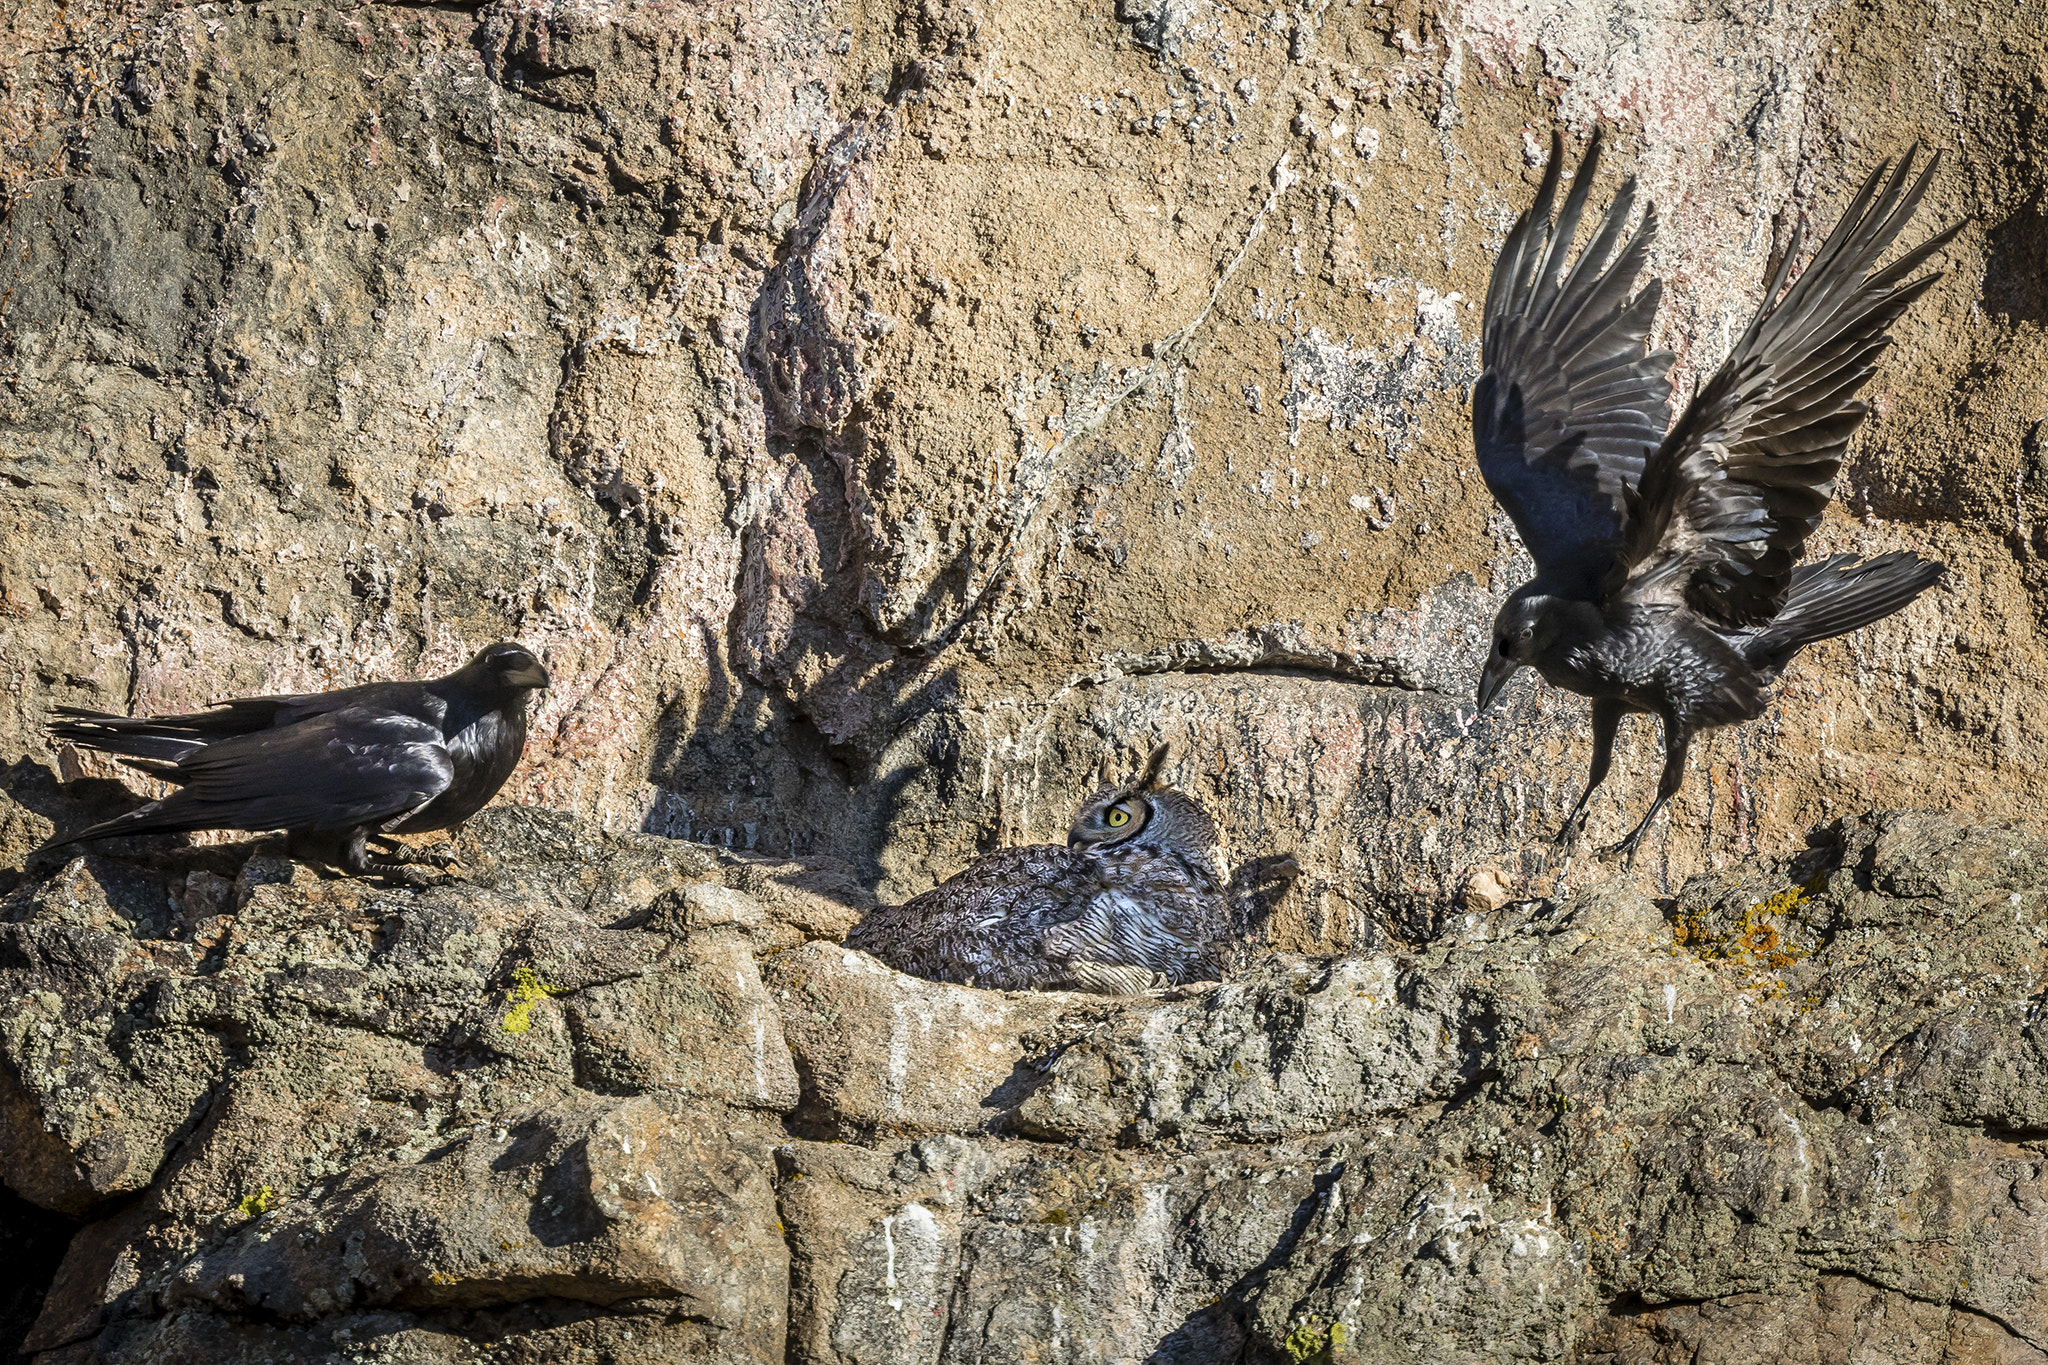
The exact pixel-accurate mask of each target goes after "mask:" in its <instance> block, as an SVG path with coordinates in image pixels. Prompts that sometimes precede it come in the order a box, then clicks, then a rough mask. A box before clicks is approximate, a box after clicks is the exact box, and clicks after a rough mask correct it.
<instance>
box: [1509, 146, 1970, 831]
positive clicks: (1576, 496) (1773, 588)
mask: <svg viewBox="0 0 2048 1365" xmlns="http://www.w3.org/2000/svg"><path fill="white" fill-rule="evenodd" d="M1563 160H1564V144H1563V140H1562V139H1561V138H1559V137H1558V136H1557V134H1555V133H1553V134H1552V135H1551V141H1550V165H1549V167H1548V169H1547V170H1546V171H1545V172H1544V175H1543V183H1542V186H1541V187H1540V188H1539V189H1538V190H1537V191H1536V202H1535V204H1534V205H1533V206H1532V207H1531V208H1530V210H1529V212H1528V213H1525V214H1524V215H1522V218H1521V220H1520V221H1519V222H1518V223H1516V224H1515V228H1514V231H1513V232H1511V233H1509V234H1508V239H1507V242H1506V244H1505V245H1504V246H1503V247H1502V249H1501V254H1500V259H1499V260H1498V261H1497V262H1495V264H1494V268H1493V279H1492V282H1491V283H1490V284H1489V285H1488V287H1487V291H1486V315H1485V339H1484V360H1485V364H1486V369H1485V372H1484V373H1483V374H1482V375H1481V376H1480V379H1479V382H1478V383H1477V384H1476V385H1474V386H1473V390H1472V438H1473V444H1474V445H1475V446H1476V447H1477V448H1478V452H1479V469H1480V472H1481V473H1482V474H1483V475H1484V476H1485V478H1486V484H1487V487H1489V488H1490V489H1492V490H1493V496H1494V498H1495V499H1496V500H1497V501H1499V503H1500V505H1501V506H1502V507H1503V508H1505V509H1506V511H1507V513H1508V515H1509V516H1510V517H1512V518H1513V519H1514V523H1515V528H1516V529H1517V530H1519V531H1520V532H1521V534H1522V541H1523V543H1524V544H1525V545H1527V546H1528V547H1529V553H1530V555H1531V557H1533V558H1534V559H1535V561H1536V577H1535V579H1534V580H1533V581H1531V582H1528V583H1525V584H1523V585H1522V586H1521V587H1520V588H1519V589H1517V590H1516V592H1515V594H1514V595H1513V596H1512V597H1510V598H1509V599H1508V600H1507V603H1506V604H1505V605H1504V606H1502V607H1501V609H1500V615H1499V616H1498V617H1496V618H1495V620H1494V626H1493V648H1492V653H1491V655H1490V656H1489V657H1488V659H1487V661H1486V668H1485V671H1484V672H1483V673H1482V674H1481V675H1480V679H1479V706H1480V709H1481V710H1484V709H1485V708H1486V706H1487V705H1488V704H1489V703H1490V702H1492V700H1493V698H1494V696H1495V695H1496V694H1497V693H1498V692H1499V691H1500V688H1501V684H1502V683H1504V682H1506V681H1507V679H1508V676H1509V675H1510V674H1512V673H1513V672H1514V671H1515V670H1516V669H1518V668H1521V667H1523V666H1524V665H1527V666H1529V667H1532V668H1534V669H1535V670H1536V671H1537V672H1539V673H1541V674H1542V675H1543V676H1544V678H1545V679H1546V680H1547V681H1548V682H1550V684H1551V685H1552V686H1555V687H1562V688H1565V689H1566V690H1568V691H1572V692H1577V693H1579V694H1580V695H1581V696H1585V697H1590V698H1592V700H1593V767H1592V774H1591V776H1590V778H1589V779H1588V780H1587V783H1586V790H1585V793H1584V794H1583V795H1581V796H1580V797H1579V801H1578V804H1577V805H1576V806H1574V807H1573V808H1572V813H1571V815H1570V816H1569V817H1568V818H1567V819H1566V820H1565V823H1564V828H1563V829H1561V830H1559V831H1558V836H1557V838H1558V842H1559V843H1564V842H1566V841H1567V840H1568V839H1569V838H1570V837H1571V835H1572V832H1573V830H1574V828H1575V827H1577V826H1578V825H1579V823H1580V821H1581V820H1583V818H1584V817H1585V813H1586V803H1587V801H1588V800H1590V799H1591V797H1592V795H1593V792H1594V789H1595V788H1597V787H1598V786H1599V785H1600V783H1601V781H1602V780H1603V779H1605V778H1606V776H1607V770H1608V766H1609V764H1610V762H1611V760H1612V759H1613V756H1614V732H1615V729H1616V727H1617V726H1618V725H1619V724H1620V723H1621V716H1622V713H1623V712H1625V711H1643V712H1653V713H1655V714H1656V715H1657V716H1659V717H1661V718H1662V720H1663V722H1664V775H1663V779H1662V781H1660V782H1659V783H1658V784H1657V799H1656V801H1655V802H1653V803H1652V804H1651V806H1650V810H1649V813H1648V814H1647V815H1645V816H1644V817H1643V820H1642V823H1641V824H1639V825H1637V826H1636V827H1635V830H1634V831H1633V832H1632V833H1631V834H1630V835H1629V836H1628V837H1627V838H1626V839H1624V840H1622V841H1621V842H1620V843H1619V844H1616V845H1615V846H1614V847H1613V848H1611V849H1608V850H1606V852H1607V853H1609V854H1614V853H1622V854H1626V855H1627V856H1628V857H1629V858H1630V859H1631V860H1633V858H1634V857H1635V851H1636V847H1637V845H1639V844H1640V843H1641V842H1642V839H1643V832H1644V831H1645V830H1647V829H1648V828H1649V826H1650V822H1651V821H1652V820H1654V819H1655V818H1656V816H1657V812H1658V811H1659V810H1662V809H1663V807H1664V803H1665V802H1667V801H1669V800H1670V799H1671V797H1672V795H1673V794H1674V793H1676V792H1677V790H1678V788H1679V785H1680V784H1681V783H1682V782H1683V781H1684V780H1685V755H1686V747H1687V745H1688V744H1689V743H1690V742H1691V740H1692V737H1693V735H1694V734H1695V733H1697V732H1699V731H1701V730H1705V729H1709V728H1711V727H1713V726H1716V725H1726V724H1729V723H1731V722H1734V721H1744V720H1753V719H1755V718H1756V717H1757V716H1759V715H1761V714H1762V713H1763V710H1764V707H1765V705H1766V704H1767V702H1768V700H1769V696H1770V692H1769V689H1770V685H1771V684H1772V683H1773V682H1775V681H1776V680H1777V677H1778V674H1779V672H1780V671H1781V670H1782V669H1783V668H1784V667H1785V665H1786V664H1787V663H1788V662H1789V661H1790V660H1791V658H1792V656H1793V655H1795V654H1797V653H1798V652H1799V651H1800V649H1801V648H1803V647H1804V646H1806V645H1810V644H1812V643H1814V642H1815V641H1817V640H1826V639H1829V638H1831V637H1833V636H1836V635H1841V634H1844V633H1846V632H1848V631H1852V630H1855V629H1856V628H1857V627H1859V626H1863V625H1868V624H1869V623H1870V622H1872V621H1875V620H1877V619H1879V618H1880V617H1883V616H1888V615H1890V614H1891V613H1892V612H1895V611H1897V610H1899V608H1901V607H1903V606H1905V605H1906V604H1907V603H1908V602H1910V601H1912V600H1913V598H1914V597H1916V596H1918V595H1919V594H1920V593H1921V592H1922V591H1923V590H1924V589H1926V588H1927V587H1928V586H1929V585H1930V584H1932V583H1933V582H1934V581H1935V580H1936V579H1937V578H1939V577H1940V576H1941V572H1942V566H1941V565H1939V564H1936V563H1933V562H1931V561H1929V560H1925V559H1922V558H1920V557H1919V556H1918V555H1914V554H1909V553H1905V552H1896V553H1892V554H1887V555H1880V556H1878V557H1877V558H1875V559H1870V560H1862V561H1858V560H1857V559H1856V557H1855V556H1853V555H1835V556H1833V557H1831V558H1828V559H1823V560H1820V561H1818V562H1816V563H1810V564H1800V563H1798V562H1797V561H1798V559H1799V556H1800V553H1801V551H1802V550H1803V549H1804V548H1805V545H1806V539H1807V537H1808V536H1809V535H1811V534H1812V533H1813V529H1814V527H1815V526H1817V525H1819V523H1820V517H1821V512H1822V511H1823V510H1824V509H1825V508H1826V507H1827V504H1828V500H1829V499H1830V498H1831V497H1833V496H1834V491H1835V472H1836V470H1837V469H1839V468H1840V467H1841V463H1842V452H1843V451H1844V449H1846V448H1847V446H1848V444H1849V438H1850V437H1851V436H1853V435H1854V434H1855V432H1856V429H1857V427H1858V426H1860V425H1861V424H1862V421H1863V417H1864V414H1865V413H1866V412H1867V411H1868V409H1866V408H1865V407H1864V406H1863V405H1862V404H1861V403H1858V402H1856V401H1855V400H1854V394H1855V392H1856V390H1857V389H1858V388H1859V387H1860V386H1861V385H1862V384H1863V382H1864V381H1865V380H1866V379H1868V378H1869V377H1870V374H1871V371H1872V370H1873V369H1874V368H1875V365H1876V361H1877V357H1878V356H1879V354H1880V353H1882V352H1883V350H1884V348H1885V347H1886V346H1887V345H1889V344H1890V337H1889V336H1888V335H1887V329H1888V328H1889V327H1890V326H1891V325H1892V323H1893V322H1894V321H1896V320H1897V319H1898V317H1899V315H1900V314H1901V313H1903V312H1904V311H1905V309H1906V306H1907V305H1908V304H1910V303H1912V301H1913V300H1914V299H1916V298H1918V297H1919V296H1920V295H1921V294H1922V293H1924V292H1926V290H1927V288H1928V286H1929V285H1931V284H1932V283H1933V282H1934V281H1935V280H1936V279H1938V278H1939V276H1938V275H1924V276H1921V277H1920V278H1918V279H1911V280H1909V279H1908V277H1909V276H1910V275H1912V273H1913V272H1914V271H1915V270H1917V269H1919V268H1920V266H1921V265H1922V264H1923V263H1924V262H1925V261H1926V260H1927V259H1928V258H1929V257H1930V256H1932V255H1933V254H1934V253H1935V252H1936V251H1938V250H1939V249H1940V248H1941V247H1943V246H1944V245H1946V244H1947V243H1948V241H1949V239H1950V238H1952V237H1954V236H1955V235H1956V233H1957V232H1958V231H1960V230H1961V228H1962V224H1960V223H1958V224H1956V225H1955V226H1953V227H1950V228H1948V229H1947V230H1946V231H1944V232H1940V233H1937V234H1936V235H1935V236H1934V237H1933V238H1932V239H1930V240H1928V241H1926V242H1923V243H1921V244H1920V245H1919V246H1917V247H1915V248H1914V249H1913V250H1911V251H1908V252H1906V253H1905V254H1904V255H1903V256H1901V257H1900V258H1899V259H1898V260H1897V261H1895V262H1893V263H1892V264H1891V265H1890V266H1888V267H1886V268H1884V269H1883V270H1878V269H1877V262H1878V260H1879V258H1880V257H1882V256H1883V255H1884V253H1885V250H1886V248H1888V247H1889V246H1890V245H1891V243H1892V240H1893V239H1894V238H1896V237H1897V236H1898V234H1899V233H1900V231H1901V230H1902V229H1903V228H1904V227H1905V225H1906V222H1907V220H1908V219H1910V218H1911V217H1912V216H1913V211H1914V209H1915V208H1916V207H1918V205H1919V203H1920V199H1921V196H1922V195H1923V194H1925V192H1926V190H1927V183H1928V181H1929V179H1930V178H1932V176H1933V175H1934V170H1935V167H1936V166H1938V165H1939V164H1940V161H1941V158H1940V156H1939V155H1936V156H1935V157H1934V158H1933V159H1932V160H1931V161H1930V162H1929V163H1928V165H1927V169H1926V170H1925V171H1924V172H1923V173H1922V174H1921V175H1920V177H1919V179H1917V180H1911V181H1909V179H1908V174H1909V172H1910V170H1911V168H1912V164H1913V153H1912V152H1910V151H1909V152H1907V154H1906V156H1905V157H1904V159H1903V160H1902V161H1901V162H1900V163H1899V167H1898V170H1897V173H1896V174H1892V175H1890V178H1889V179H1887V173H1888V172H1889V171H1890V169H1891V163H1890V162H1889V161H1887V162H1886V163H1885V164H1884V165H1881V166H1879V167H1878V168H1877V170H1876V171H1875V172H1874V173H1873V174H1872V175H1871V177H1870V179H1869V180H1867V181H1865V182H1864V185H1863V188H1862V189H1861V190H1859V191H1858V192H1857V194H1856V197H1855V199H1854V200H1853V201H1852V202H1851V203H1850V205H1849V208H1848V210H1847V211H1846V212H1845V213H1844V214H1843V215H1842V220H1841V222H1840V223H1839V224H1837V226H1836V227H1835V230H1834V232H1833V233H1832V234H1831V235H1830V236H1829V237H1828V239H1827V241H1826V242H1825V243H1823V244H1822V245H1821V248H1820V250H1819V251H1818V252H1817V253H1816V254H1815V256H1814V258H1813V260H1812V262H1811V263H1809V264H1808V265H1807V267H1806V269H1805V270H1804V271H1803V272H1802V273H1801V274H1800V276H1799V278H1798V279H1796V280H1793V281H1792V283H1791V284H1790V286H1789V287H1788V286H1787V284H1786V281H1787V279H1788V278H1789V277H1790V276H1791V273H1792V267H1793V263H1794V262H1795V261H1796V260H1797V258H1798V257H1799V254H1800V245H1801V240H1802V234H1800V233H1795V234H1794V235H1793V238H1792V242H1791V245H1790V247H1789V249H1788V250H1787V251H1786V253H1785V257H1784V259H1783V260H1782V261H1780V262H1779V263H1778V266H1777V269H1776V270H1775V272H1773V274H1772V276H1771V280H1770V286H1769V288H1767V289H1766V290H1765V291H1764V301H1763V305H1762V307H1760V308H1759V309H1758V310H1757V314H1756V316H1755V317H1754V318H1753V319H1751V321H1750V324H1749V329H1748V330H1747V331H1745V332H1744V333H1743V334H1742V337H1741V339H1740V340H1738V341H1737V342H1736V343H1735V348H1734V350H1732V351H1731V352H1730V353H1729V355H1728V359H1727V360H1726V361H1724V362H1723V363H1722V365H1721V368H1720V369H1719V370H1718V371H1716V372H1715V374H1714V377H1713V378H1712V379H1711V380H1710V381H1708V383H1707V384H1706V386H1705V387H1704V388H1702V389H1700V390H1698V391H1697V392H1696V393H1695V394H1694V395H1693V399H1692V401H1691V403H1689V404H1688V405H1687V406H1686V409H1685V413H1684V415H1683V416H1682V417H1680V418H1679V419H1678V423H1677V425H1676V426H1673V427H1671V429H1670V431H1669V433H1668V434H1667V433H1666V431H1665V427H1666V425H1667V424H1668V423H1669V422H1670V415H1671V413H1670V406H1669V399H1670V394H1671V385H1670V382H1669V380H1668V379H1667V378H1666V374H1667V371H1668V370H1669V368H1670V364H1671V355H1670V353H1669V352H1665V351H1658V352H1655V353H1650V352H1649V348H1648V343H1647V341H1646V337H1647V335H1648V333H1649V329H1650V322H1651V320H1652V319H1653V318H1654V317H1655V315H1656V311H1657V300H1658V296H1659V285H1658V282H1657V281H1656V280H1655V279H1652V280H1651V281H1650V282H1649V284H1648V285H1647V286H1645V287H1644V289H1643V291H1642V292H1641V293H1640V294H1637V295H1636V296H1635V297H1634V298H1633V299H1631V298H1630V297H1629V291H1630V290H1631V289H1632V288H1633V287H1634V284H1635V279H1636V276H1637V274H1638V272H1640V271H1641V270H1642V268H1643V265H1644V262H1645V260H1646V259H1647V257H1648V255H1649V249H1650V244H1651V242H1652V241H1653V240H1654V239H1655V237H1656V233H1657V216H1656V212H1655V210H1654V209H1652V210H1649V211H1647V212H1646V213H1645V214H1644V215H1643V222H1642V226H1641V227H1640V228H1638V229H1637V230H1636V232H1635V234H1634V235H1633V236H1632V237H1630V238H1629V239H1628V241H1627V243H1626V244H1624V245H1623V246H1622V247H1621V250H1620V252H1619V254H1618V255H1615V256H1614V260H1613V263H1612V264H1611V265H1607V266H1606V268H1605V269H1603V268H1602V267H1603V265H1605V263H1606V262H1607V259H1608V257H1609V255H1610V254H1613V253H1614V249H1615V244H1616V243H1617V242H1618V241H1620V239H1621V234H1622V226H1623V223H1624V222H1625V221H1626V219H1627V218H1628V216H1629V209H1630V207H1631V205H1632V203H1633V202H1634V198H1635V182H1634V181H1633V180H1630V181H1629V182H1627V183H1626V184H1624V185H1623V186H1622V187H1621V192H1620V194H1619V195H1617V196H1616V198H1615V200H1614V203H1613V204H1612V205H1611V206H1610V207H1609V208H1608V210H1607V213H1606V215H1605V216H1604V217H1603V218H1602V219H1601V220H1600V223H1599V226H1598V227H1597V229H1596V230H1595V232H1594V235H1593V240H1592V242H1591V243H1590V244H1589V245H1588V246H1587V247H1586V249H1585V251H1583V252H1582V253H1580V255H1579V258H1578V260H1577V262H1576V264H1574V265H1573V266H1572V268H1571V269H1570V270H1569V271H1567V270H1566V269H1565V258H1566V256H1567V254H1568V253H1569V251H1570V249H1571V245H1572V237H1573V234H1574V233H1575V231H1576V230H1577V228H1578V225H1579V218H1580V215H1581V213H1582V212H1583V210H1584V208H1585V204H1586V196H1587V192H1588V191H1589V190H1590V189H1591V188H1592V185H1593V177H1594V175H1595V173H1596V172H1597V171H1598V170H1599V166H1600V139H1599V136H1598V135H1597V134H1596V135H1595V136H1594V138H1593V142H1592V145H1591V146H1590V147H1588V148H1587V151H1586V156H1585V159H1584V161H1582V162H1581V163H1580V165H1579V170H1578V173H1577V174H1576V175H1575V176H1574V177H1573V178H1572V188H1571V193H1570V195H1569V196H1568V197H1567V198H1566V199H1565V203H1564V209H1563V211H1562V212H1561V213H1559V215H1558V218H1557V222H1556V224H1555V225H1554V226H1553V225H1552V223H1551V221H1550V210H1551V204H1552V202H1553V200H1554V198H1555V196H1556V193H1557V185H1558V177H1559V172H1560V170H1561V167H1562V163H1563Z"/></svg>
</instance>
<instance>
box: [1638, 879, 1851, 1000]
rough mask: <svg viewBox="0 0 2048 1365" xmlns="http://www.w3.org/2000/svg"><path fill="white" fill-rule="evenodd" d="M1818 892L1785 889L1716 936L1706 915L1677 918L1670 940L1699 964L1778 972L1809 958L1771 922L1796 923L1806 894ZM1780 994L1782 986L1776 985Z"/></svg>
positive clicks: (1807, 887) (1811, 887)
mask: <svg viewBox="0 0 2048 1365" xmlns="http://www.w3.org/2000/svg"><path fill="white" fill-rule="evenodd" d="M1817 889H1818V888H1817V887H1816V886H1815V885H1814V884H1813V883H1808V884H1807V885H1805V886H1788V887H1786V888H1785V889H1784V890H1783V891H1780V892H1778V893H1777V894H1776V895H1773V896H1769V897H1766V898H1765V899H1763V900H1760V901H1758V902H1757V903H1756V904H1754V905H1752V906H1750V907H1749V908H1748V909H1747V910H1744V911H1743V912H1742V918H1741V919H1739V920H1737V921H1736V922H1735V924H1734V926H1733V927H1731V928H1729V929H1727V930H1725V931H1721V932H1717V931H1716V929H1715V928H1714V926H1712V925H1710V924H1709V923H1708V921H1707V912H1706V911H1697V912H1695V913H1693V914H1690V915H1681V916H1679V918H1678V922H1677V923H1676V924H1674V925H1673V926H1672V929H1671V938H1672V941H1673V942H1675V943H1676V944H1677V945H1678V946H1679V947H1681V948H1683V949H1685V950H1686V951H1687V952H1689V953H1691V954H1692V955H1693V956H1694V957H1695V958H1698V959H1699V960H1700V961H1702V962H1725V963H1729V964H1730V965H1733V966H1737V967H1746V968H1749V969H1750V970H1752V971H1757V972H1766V973H1775V972H1782V971H1784V970H1785V969H1786V968H1787V967H1790V966H1791V965H1792V964H1793V963H1795V962H1798V961H1799V960H1800V959H1801V958H1804V957H1807V956H1809V954H1810V951H1811V950H1809V949H1807V948H1803V947H1800V946H1799V945H1798V944H1796V943H1792V942H1790V941H1788V940H1787V939H1786V938H1785V935H1784V934H1783V933H1782V932H1781V931H1780V930H1779V928H1778V925H1777V924H1774V923H1772V921H1773V920H1777V921H1779V922H1781V923H1782V922H1783V921H1786V920H1800V919H1802V918H1803V914H1802V911H1801V907H1802V905H1803V904H1804V903H1805V900H1806V897H1807V894H1808V893H1809V892H1811V891H1814V890H1817ZM1777 984H1778V985H1779V988H1780V989H1781V990H1782V988H1783V983H1777Z"/></svg>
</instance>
